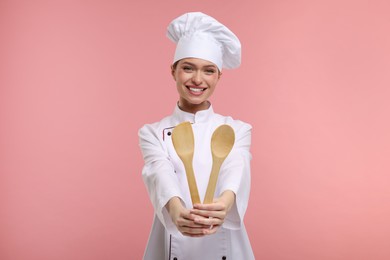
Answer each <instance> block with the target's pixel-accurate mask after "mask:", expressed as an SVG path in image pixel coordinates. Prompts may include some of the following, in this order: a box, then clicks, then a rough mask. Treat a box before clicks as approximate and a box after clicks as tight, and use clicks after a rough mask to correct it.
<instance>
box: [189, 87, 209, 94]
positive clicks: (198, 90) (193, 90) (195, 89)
mask: <svg viewBox="0 0 390 260" xmlns="http://www.w3.org/2000/svg"><path fill="white" fill-rule="evenodd" d="M186 87H187V88H188V89H189V90H190V91H191V92H195V93H201V92H203V91H205V90H206V89H207V88H192V87H188V86H186Z"/></svg>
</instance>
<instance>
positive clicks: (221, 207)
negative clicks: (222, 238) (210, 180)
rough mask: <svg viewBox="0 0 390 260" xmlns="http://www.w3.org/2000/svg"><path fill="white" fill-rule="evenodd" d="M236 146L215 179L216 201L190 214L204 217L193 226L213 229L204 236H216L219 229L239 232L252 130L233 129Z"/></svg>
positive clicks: (245, 199)
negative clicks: (207, 226) (198, 225)
mask: <svg viewBox="0 0 390 260" xmlns="http://www.w3.org/2000/svg"><path fill="white" fill-rule="evenodd" d="M235 133H236V143H235V144H234V147H233V149H232V151H231V153H230V154H229V156H228V157H227V158H226V160H225V162H224V163H223V165H222V168H221V171H220V173H219V177H218V183H217V190H219V191H220V195H219V197H217V198H216V199H214V203H212V204H208V205H204V204H203V205H202V204H198V205H194V210H193V211H192V213H193V214H198V215H201V216H203V217H204V219H202V218H196V219H195V222H196V223H199V224H205V225H209V226H213V228H212V229H211V230H208V231H207V232H206V233H207V234H212V233H215V232H216V230H217V229H218V227H219V226H221V225H224V227H225V228H229V229H239V228H240V227H241V223H242V222H243V219H244V215H245V211H246V208H247V205H248V200H249V192H250V160H251V154H250V150H249V149H250V144H251V126H250V125H248V124H241V126H240V127H239V128H236V129H235Z"/></svg>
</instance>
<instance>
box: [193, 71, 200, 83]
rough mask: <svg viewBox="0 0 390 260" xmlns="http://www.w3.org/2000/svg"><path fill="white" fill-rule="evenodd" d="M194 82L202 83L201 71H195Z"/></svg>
mask: <svg viewBox="0 0 390 260" xmlns="http://www.w3.org/2000/svg"><path fill="white" fill-rule="evenodd" d="M192 82H193V83H194V84H195V85H196V86H199V85H200V84H202V75H201V73H200V72H199V71H197V72H195V73H194V75H193V76H192Z"/></svg>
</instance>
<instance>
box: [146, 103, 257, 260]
mask: <svg viewBox="0 0 390 260" xmlns="http://www.w3.org/2000/svg"><path fill="white" fill-rule="evenodd" d="M184 121H189V122H191V124H192V129H193V133H194V157H193V168H194V174H195V179H196V183H197V186H198V190H199V197H200V199H201V201H203V199H204V195H205V193H206V189H207V185H208V181H209V176H210V172H211V167H212V155H211V149H210V141H211V136H212V134H213V132H214V130H215V129H216V128H217V127H218V126H220V125H222V124H228V125H230V126H231V127H232V128H233V129H234V132H235V143H234V146H233V148H232V150H231V152H230V153H229V155H228V156H227V158H226V159H225V161H224V162H223V164H222V166H221V170H220V173H219V176H218V182H217V187H216V191H215V196H216V197H218V196H220V195H221V193H222V192H223V191H226V190H231V191H233V192H234V193H235V195H236V199H235V202H234V205H233V206H232V208H231V210H230V211H229V213H228V214H227V216H226V218H225V221H224V223H223V225H222V226H221V227H219V229H218V230H217V232H216V233H215V234H213V235H207V236H204V237H200V238H198V237H197V238H193V237H188V236H183V235H182V234H181V233H180V232H179V231H178V229H177V228H176V226H175V225H174V223H173V222H172V219H171V217H170V215H169V213H168V211H167V209H166V207H165V206H166V204H167V202H168V201H169V200H170V199H171V198H173V197H179V198H180V199H181V202H182V203H183V205H184V206H185V207H186V208H192V202H191V196H190V192H189V188H188V182H187V177H186V173H185V169H184V165H183V163H182V161H181V160H180V158H179V157H178V155H177V153H176V151H175V149H174V146H173V144H172V139H171V135H172V130H173V128H174V127H175V126H176V125H178V124H179V123H182V122H184ZM251 129H252V127H251V126H250V125H249V124H247V123H244V122H242V121H240V120H234V119H232V118H231V117H226V116H222V115H219V114H216V113H214V111H213V108H212V106H211V105H210V107H209V108H208V109H206V110H201V111H198V112H197V113H195V114H192V113H188V112H184V111H182V110H181V109H180V108H179V107H178V106H177V105H176V107H175V110H174V112H173V114H172V115H171V116H168V117H165V118H164V119H162V120H161V121H160V122H157V123H153V124H146V125H144V126H143V127H142V128H141V129H140V130H139V138H140V147H141V150H142V154H143V158H144V161H145V165H144V167H143V170H142V177H143V180H144V183H145V185H146V188H147V191H148V193H149V196H150V200H151V202H152V204H153V207H154V211H155V217H154V222H153V226H152V230H151V233H150V236H149V241H148V244H147V247H146V250H145V254H144V260H159V259H169V260H192V259H194V260H200V259H203V260H214V259H215V260H217V259H218V260H220V259H228V260H229V259H233V260H250V259H254V255H253V252H252V248H251V245H250V242H249V238H248V235H247V233H246V230H245V226H244V223H243V219H244V215H245V211H246V208H247V205H248V199H249V191H250V160H251V157H252V156H251V153H250V144H251Z"/></svg>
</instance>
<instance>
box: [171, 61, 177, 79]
mask: <svg viewBox="0 0 390 260" xmlns="http://www.w3.org/2000/svg"><path fill="white" fill-rule="evenodd" d="M171 75H172V77H173V79H174V80H175V81H176V76H175V69H174V68H173V65H171Z"/></svg>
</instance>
